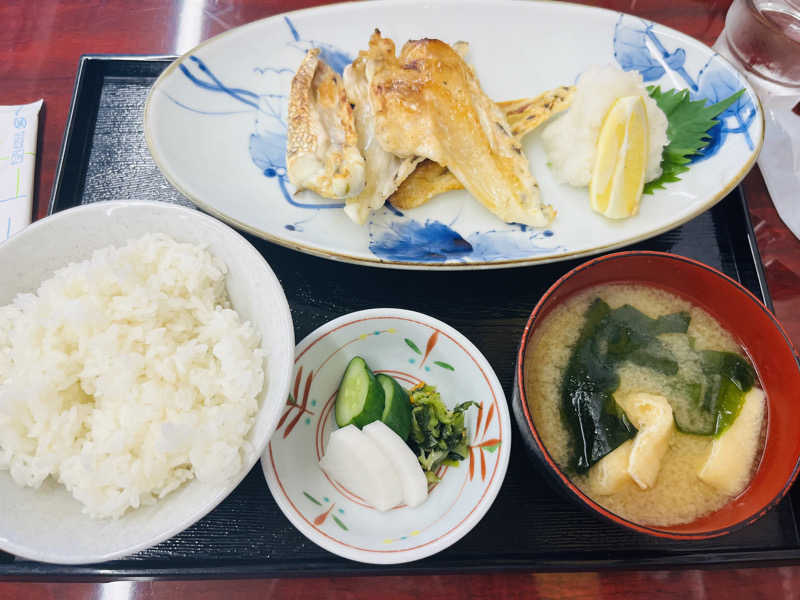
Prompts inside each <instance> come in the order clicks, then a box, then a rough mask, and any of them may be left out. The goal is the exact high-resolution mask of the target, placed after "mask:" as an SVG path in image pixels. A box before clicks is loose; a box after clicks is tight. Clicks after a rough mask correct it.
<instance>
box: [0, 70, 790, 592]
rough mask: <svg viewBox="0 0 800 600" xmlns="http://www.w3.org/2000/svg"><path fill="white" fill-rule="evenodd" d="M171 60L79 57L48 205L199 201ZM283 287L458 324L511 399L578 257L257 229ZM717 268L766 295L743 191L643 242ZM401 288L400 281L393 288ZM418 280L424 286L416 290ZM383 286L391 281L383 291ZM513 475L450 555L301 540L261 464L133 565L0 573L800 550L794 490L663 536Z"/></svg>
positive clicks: (353, 568)
mask: <svg viewBox="0 0 800 600" xmlns="http://www.w3.org/2000/svg"><path fill="white" fill-rule="evenodd" d="M172 60H173V57H140V56H85V57H83V58H82V59H81V62H80V66H79V70H78V76H77V80H76V85H75V93H74V98H73V104H72V107H71V112H70V118H69V122H68V124H67V129H66V133H65V137H64V145H63V148H62V154H61V160H60V162H59V166H58V172H57V175H56V184H55V186H54V189H53V195H52V198H51V201H50V212H51V213H52V212H57V211H60V210H64V209H66V208H69V207H72V206H76V205H79V204H85V203H89V202H97V201H100V200H124V199H151V200H160V201H164V202H175V203H180V204H185V205H190V204H189V203H188V202H187V201H186V200H185V199H184V198H182V197H181V195H180V194H179V193H178V192H177V191H175V190H174V189H173V188H172V187H171V186H170V185H169V183H167V181H166V179H164V177H163V176H162V175H161V173H160V172H159V170H158V168H157V167H156V165H155V164H154V163H153V161H152V159H151V158H150V154H149V152H148V150H147V146H146V144H145V140H144V134H143V131H142V113H143V108H144V102H145V98H146V97H147V92H148V90H149V88H150V86H151V85H152V83H153V81H154V80H155V79H156V77H157V76H158V75H159V73H161V71H162V70H163V69H164V68H165V67H166V66H167V65H168V64H169V63H170V62H171V61H172ZM248 239H249V240H250V241H251V242H252V243H253V245H254V246H255V247H256V248H258V250H259V251H260V252H262V253H263V255H264V256H265V257H266V259H267V261H269V263H270V265H272V268H273V269H274V271H275V273H276V274H277V276H278V277H279V278H280V280H281V283H282V284H283V286H284V289H285V291H286V296H287V298H288V300H289V304H290V306H291V309H292V316H293V318H294V325H295V336H296V339H298V340H300V339H302V338H303V337H304V336H306V335H307V334H308V333H310V332H311V331H312V330H314V329H315V328H317V327H318V326H320V325H322V324H323V323H325V322H326V321H329V320H330V319H333V318H334V317H338V316H340V315H343V314H346V313H349V312H351V311H355V310H360V309H365V308H371V307H378V306H387V305H391V306H396V307H398V308H408V309H411V310H417V311H421V312H424V313H427V314H430V315H432V316H434V317H436V318H438V319H441V320H443V321H445V322H447V323H449V324H450V325H452V326H454V327H456V328H457V329H458V330H459V331H461V332H462V333H464V334H465V335H466V336H467V337H468V338H469V339H470V340H472V341H473V342H474V343H475V345H476V346H477V347H478V348H479V349H480V350H481V351H482V352H483V353H484V355H485V356H486V358H487V359H488V360H489V362H490V363H491V364H492V366H493V367H494V369H495V370H496V372H497V376H498V377H499V379H500V382H501V383H502V384H503V387H504V389H505V391H506V394H507V395H508V397H509V398H511V387H512V382H513V368H514V360H515V355H516V351H517V344H518V340H519V338H520V336H521V334H522V329H523V327H524V324H525V321H526V319H527V317H528V315H529V313H530V311H531V309H532V308H533V306H534V304H535V303H536V301H537V300H538V298H539V297H540V296H541V294H542V293H543V292H544V291H545V290H546V289H547V288H548V287H549V286H550V285H551V284H552V283H553V282H554V281H555V280H556V279H557V278H558V277H559V276H561V275H562V274H563V273H565V272H566V271H567V270H568V269H570V268H572V267H574V266H575V265H576V264H578V263H579V262H580V261H568V262H560V263H555V264H548V265H541V266H533V267H522V268H515V269H506V270H492V271H461V272H458V271H456V272H453V271H436V272H426V271H398V270H389V269H378V268H372V267H364V266H356V265H350V264H344V263H338V262H332V261H328V260H324V259H321V258H316V257H313V256H309V255H305V254H301V253H298V252H295V251H292V250H288V249H286V248H283V247H280V246H276V245H274V244H270V243H268V242H265V241H262V240H260V239H256V238H253V237H248ZM633 247H634V248H638V249H650V250H661V251H669V252H674V253H677V254H682V255H685V256H689V257H692V258H695V259H698V260H700V261H702V262H704V263H707V264H709V265H711V266H713V267H716V268H717V269H720V270H721V271H723V272H725V273H727V274H728V275H730V276H731V277H733V278H734V279H737V280H738V281H740V282H742V284H744V285H745V287H747V288H748V289H750V290H751V291H752V292H753V293H754V294H756V295H757V296H758V297H760V298H764V299H765V301H766V303H767V304H768V305H769V304H770V300H769V297H768V294H767V291H766V286H765V284H764V276H763V271H762V267H761V260H760V258H759V255H758V250H757V247H756V243H755V236H754V234H753V229H752V226H751V224H750V221H749V217H748V211H747V207H746V203H745V199H744V198H743V196H742V192H741V190H740V189H737V190H735V191H734V192H733V193H731V194H730V195H729V196H728V197H727V198H725V199H724V200H723V201H722V202H720V203H719V204H718V205H717V206H715V207H714V208H713V209H711V210H709V211H707V212H705V213H703V214H702V215H700V216H699V217H697V218H696V219H694V220H692V221H690V222H688V223H686V224H685V225H683V226H681V227H678V228H676V229H673V230H672V231H669V232H667V233H665V234H663V235H660V236H658V237H656V238H653V239H651V240H648V241H646V242H643V243H640V244H637V245H635V246H633ZM398 283H399V285H398ZM420 289H423V290H425V291H426V292H425V293H424V294H420V293H418V291H417V290H420ZM384 290H391V292H386V291H384ZM512 429H514V434H515V438H514V439H513V440H512V452H511V461H510V464H509V468H508V474H507V476H506V480H505V483H504V484H503V487H502V489H501V491H500V494H499V495H498V497H497V499H496V501H495V503H494V505H493V506H492V508H491V510H490V511H489V512H488V514H487V515H486V516H485V517H484V519H483V520H482V521H481V522H480V523H479V524H478V525H477V526H476V527H475V528H474V529H473V530H472V531H471V532H470V533H469V534H468V535H467V536H465V537H464V538H463V539H462V540H460V541H459V542H457V543H456V544H455V545H453V546H451V547H450V548H448V549H447V550H445V551H443V552H441V553H440V554H437V555H436V556H433V557H431V558H428V559H425V560H423V561H420V562H417V563H409V564H406V565H399V566H371V565H364V564H359V563H355V562H350V561H347V560H345V559H342V558H339V557H337V556H334V555H332V554H330V553H328V552H327V551H325V550H322V549H321V548H319V547H317V546H316V545H315V544H313V543H312V542H310V541H308V540H306V538H305V537H303V536H302V535H301V534H300V533H299V532H298V531H296V530H295V529H294V527H293V526H292V525H291V524H290V523H289V521H288V520H287V519H286V518H285V517H284V516H283V514H282V513H281V512H280V510H279V509H278V507H277V505H276V504H275V502H274V501H273V499H272V497H271V496H270V493H269V490H268V489H267V485H266V482H265V481H264V476H263V474H262V471H261V467H260V466H256V467H255V468H254V469H253V470H252V472H251V473H250V474H249V475H248V476H247V478H246V479H245V480H244V481H243V482H242V483H241V485H240V486H239V487H238V488H237V489H236V490H235V491H234V492H233V493H232V494H231V495H230V497H228V498H227V499H226V500H225V501H224V502H223V503H222V504H220V505H219V507H217V508H216V509H215V510H214V511H213V512H211V513H210V514H209V515H208V516H207V517H206V518H204V519H203V520H201V521H200V522H198V523H197V524H195V525H194V526H192V527H190V528H189V529H188V530H186V531H184V532H183V533H181V534H180V535H177V536H175V537H174V538H172V539H170V540H168V541H166V542H163V543H161V544H159V545H158V546H155V547H154V548H151V549H150V550H147V551H144V552H140V553H138V554H136V555H133V556H131V557H128V558H126V559H124V560H117V561H114V562H110V563H104V564H101V565H87V566H80V567H76V566H58V565H46V564H40V563H34V562H30V561H26V560H22V559H17V558H15V557H14V556H11V555H8V554H3V553H0V577H4V578H37V577H48V578H60V579H63V578H84V579H85V578H118V577H160V576H163V577H181V578H186V577H214V578H220V577H269V576H281V575H300V576H314V575H331V574H381V573H387V574H388V573H395V574H397V573H444V572H474V571H491V570H508V569H528V570H576V569H591V570H596V569H607V568H625V569H634V568H653V567H677V566H689V565H693V566H709V565H732V564H736V565H742V564H767V563H769V564H776V563H785V562H790V561H796V560H798V559H800V534H798V526H797V525H798V524H797V514H796V503H797V501H798V497H799V496H800V490H798V489H794V490H792V492H791V493H790V495H789V496H788V497H787V498H786V499H785V500H784V501H783V502H782V503H781V504H780V505H779V506H778V507H777V508H776V509H775V510H773V511H771V512H770V513H769V514H767V515H766V516H765V517H764V518H762V519H761V520H759V521H757V522H756V523H755V524H753V525H751V526H749V527H747V528H746V529H743V530H741V531H738V532H736V533H734V534H731V535H729V536H726V537H722V538H717V539H714V540H709V541H702V542H686V541H681V542H679V541H669V540H661V539H655V538H651V537H646V536H643V535H640V534H637V533H634V532H630V531H627V530H623V529H621V528H617V527H616V526H613V525H610V524H607V523H605V522H602V521H600V520H598V519H597V518H595V517H593V516H591V515H590V514H588V513H585V512H583V511H581V510H580V509H578V508H576V507H575V506H573V505H572V504H569V503H566V502H565V501H563V500H562V499H561V498H560V497H559V496H558V495H557V494H556V493H555V492H554V491H553V490H552V489H551V488H550V487H549V486H548V484H547V483H546V482H545V480H544V477H543V476H542V475H541V474H540V473H539V472H538V471H537V470H536V468H535V467H534V465H533V464H532V463H531V462H530V461H529V460H528V458H527V455H526V454H525V452H524V450H523V446H522V443H521V441H520V439H519V437H518V436H517V435H516V429H515V428H513V427H512Z"/></svg>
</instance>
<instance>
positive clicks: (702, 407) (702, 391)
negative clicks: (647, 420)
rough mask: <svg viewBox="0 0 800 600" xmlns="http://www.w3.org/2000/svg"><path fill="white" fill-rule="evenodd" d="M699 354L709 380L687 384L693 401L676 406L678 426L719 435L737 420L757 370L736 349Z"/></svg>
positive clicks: (698, 432)
mask: <svg viewBox="0 0 800 600" xmlns="http://www.w3.org/2000/svg"><path fill="white" fill-rule="evenodd" d="M697 354H698V360H699V361H700V365H701V368H702V371H703V377H704V378H705V380H704V381H699V382H694V381H693V382H688V383H685V384H684V386H683V392H684V394H685V395H686V396H687V397H688V398H689V404H688V406H685V407H682V406H679V405H674V406H673V410H674V416H675V425H676V426H677V427H678V429H679V430H680V431H683V432H684V433H694V434H698V435H714V436H716V435H719V434H721V433H722V432H723V431H725V430H726V429H727V428H728V427H730V425H731V423H733V422H734V421H735V420H736V417H737V416H738V415H739V411H740V410H741V408H742V404H743V403H744V396H745V394H746V393H747V392H749V391H750V388H752V387H753V384H754V383H755V382H756V373H755V371H754V370H753V367H752V366H751V365H750V363H748V362H747V360H745V359H744V358H743V357H741V356H739V355H738V354H735V353H734V352H718V351H716V350H702V351H700V352H698V353H697Z"/></svg>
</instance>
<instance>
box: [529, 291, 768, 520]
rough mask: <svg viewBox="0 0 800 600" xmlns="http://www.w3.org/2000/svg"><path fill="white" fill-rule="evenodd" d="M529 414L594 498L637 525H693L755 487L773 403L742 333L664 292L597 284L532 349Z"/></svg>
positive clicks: (549, 324) (545, 324)
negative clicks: (740, 340)
mask: <svg viewBox="0 0 800 600" xmlns="http://www.w3.org/2000/svg"><path fill="white" fill-rule="evenodd" d="M525 374H526V375H525V377H526V378H525V390H526V395H527V399H528V405H529V408H530V411H531V417H532V419H533V422H534V424H535V426H536V429H537V431H538V432H539V435H540V437H541V439H542V441H543V443H544V445H545V447H546V448H547V450H548V452H549V453H550V455H551V456H552V458H553V459H554V460H555V461H556V463H557V464H558V465H559V466H560V467H561V468H562V470H563V471H564V472H565V473H566V474H567V475H568V476H569V477H570V479H571V480H572V481H573V482H574V483H575V484H576V485H577V486H578V487H579V488H580V489H581V490H582V491H583V492H584V493H586V494H587V495H588V496H589V497H591V498H592V499H593V500H594V501H595V502H597V503H598V504H601V505H602V506H604V507H605V508H607V509H608V510H610V511H612V512H614V513H616V514H617V515H619V516H621V517H623V518H626V519H628V520H630V521H633V522H636V523H640V524H644V525H655V526H670V525H677V524H681V523H688V522H691V521H694V520H695V519H697V518H699V517H702V516H704V515H706V514H709V513H711V512H713V511H716V510H718V509H719V508H721V507H722V506H723V505H725V504H726V503H727V502H729V501H730V500H731V499H732V498H734V497H735V496H736V495H738V494H740V493H741V492H742V491H743V490H744V489H746V487H747V484H748V482H749V480H750V479H751V478H752V475H753V473H754V471H755V468H756V467H757V465H758V460H759V458H760V456H761V453H762V449H763V441H764V440H763V436H764V422H765V418H764V416H765V411H766V401H765V398H764V396H763V392H761V390H760V384H759V382H758V380H757V378H756V375H755V371H754V370H753V369H752V366H751V365H750V364H749V363H748V362H747V359H746V357H745V354H744V352H743V351H742V349H741V348H740V347H739V345H738V344H737V343H736V340H734V338H733V337H732V336H731V335H730V333H728V332H727V331H726V330H725V329H724V328H723V327H722V326H721V325H720V324H719V323H718V322H717V321H716V320H715V319H714V318H713V317H712V316H711V315H709V314H708V313H707V312H705V311H704V310H702V309H701V308H699V307H697V306H694V305H692V304H690V303H689V302H686V301H685V300H683V299H681V298H679V297H677V296H675V295H673V294H670V293H668V292H666V291H664V290H660V289H657V288H652V287H647V286H640V285H621V284H612V285H605V286H597V287H593V288H590V289H588V290H586V291H584V292H582V293H580V294H578V295H576V296H574V297H572V298H570V299H568V300H567V301H566V302H564V303H563V304H562V305H561V306H559V307H557V308H555V309H554V310H553V311H552V312H551V313H550V314H549V315H548V316H547V317H546V318H545V319H544V321H542V322H541V323H539V324H538V325H537V327H536V330H535V332H534V334H533V337H532V338H531V340H530V342H529V346H528V350H527V352H526V356H525Z"/></svg>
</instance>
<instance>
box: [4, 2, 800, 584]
mask: <svg viewBox="0 0 800 600" xmlns="http://www.w3.org/2000/svg"><path fill="white" fill-rule="evenodd" d="M325 3H326V2H324V1H320V0H285V1H280V0H172V1H168V0H139V1H135V0H128V1H127V2H123V1H121V0H116V1H111V2H109V1H107V0H2V1H0V105H7V104H22V103H27V102H31V101H33V100H36V99H38V98H44V100H45V104H44V109H43V111H42V114H41V116H40V126H39V127H40V138H39V157H38V165H37V178H36V186H37V187H36V208H35V214H36V217H37V218H41V217H43V216H44V215H45V213H46V210H47V203H48V199H49V197H50V191H51V188H52V185H53V177H54V174H55V168H56V162H57V160H58V153H59V149H60V145H61V141H62V138H63V134H64V126H65V123H66V119H67V113H68V109H69V102H70V98H71V95H72V87H73V83H74V78H75V71H76V67H77V64H78V58H79V57H80V55H81V54H97V53H121V54H170V53H175V54H181V53H183V52H185V51H187V50H189V49H190V48H192V47H193V46H195V45H196V44H197V43H198V42H200V41H202V40H204V39H207V38H209V37H211V36H213V35H216V34H217V33H220V32H222V31H224V30H227V29H230V28H232V27H235V26H237V25H240V24H243V23H247V22H249V21H253V20H255V19H260V18H263V17H267V16H270V15H273V14H276V13H279V12H284V11H287V10H293V9H297V8H304V7H307V6H314V5H318V4H325ZM583 3H584V4H595V5H601V6H604V7H606V8H610V9H613V10H618V11H624V12H628V13H632V14H635V15H639V16H642V17H644V18H647V19H650V20H653V21H656V22H659V23H662V24H664V25H668V26H670V27H674V28H675V29H678V30H680V31H682V32H684V33H687V34H689V35H691V36H693V37H695V38H697V39H699V40H701V41H703V42H705V43H706V44H709V45H711V44H713V42H714V40H716V38H717V36H718V35H719V34H720V32H721V31H722V27H723V23H724V19H725V14H726V12H727V9H728V6H729V5H730V0H605V1H602V2H583ZM432 33H435V32H432ZM743 187H744V190H745V193H746V196H747V199H748V201H749V205H750V213H751V217H752V220H753V225H754V227H755V231H756V233H757V238H758V247H759V250H760V252H761V257H762V260H763V262H764V265H765V267H766V274H767V283H768V285H769V291H770V293H771V295H772V298H773V301H774V303H775V312H776V313H777V316H778V318H779V319H780V320H781V321H782V322H783V324H784V326H785V327H786V329H787V331H788V332H789V335H790V336H791V338H792V339H793V341H794V343H795V345H796V346H797V345H800V241H798V240H797V239H796V238H795V237H794V236H793V235H792V234H791V232H790V231H789V230H788V228H787V227H786V226H785V225H784V224H783V223H782V222H781V220H780V218H779V217H778V215H777V213H776V211H775V208H774V207H773V205H772V202H771V200H770V198H769V195H768V193H767V190H766V187H765V185H764V181H763V178H762V177H761V174H760V172H759V171H758V168H757V167H756V168H754V169H753V171H752V172H751V173H750V174H749V175H748V176H747V177H746V178H745V180H744V182H743ZM731 593H734V594H738V595H740V596H741V597H746V598H770V599H772V598H795V597H797V598H800V565H798V566H791V565H790V566H781V567H777V566H776V567H771V568H757V569H739V570H722V569H719V570H708V571H697V570H684V571H643V572H621V571H614V572H606V573H510V574H491V575H481V574H476V575H443V576H425V577H360V578H309V579H268V580H245V581H205V582H180V581H157V582H151V581H147V582H110V583H57V582H47V583H44V582H36V583H31V582H9V581H6V582H2V583H0V600H3V599H5V598H17V597H18V598H59V599H64V600H68V599H72V598H104V599H108V598H113V599H117V598H155V597H170V598H173V597H174V598H180V597H192V598H195V597H199V598H204V599H206V598H208V599H210V598H222V597H226V598H249V597H254V598H255V597H259V598H262V597H291V598H298V599H301V598H320V597H326V596H336V597H347V598H359V597H364V598H373V597H392V598H412V597H417V596H423V595H424V596H427V597H443V598H464V597H474V598H506V599H513V598H522V597H526V598H561V597H571V598H612V597H634V596H641V597H647V598H673V597H679V596H690V597H703V598H706V597H708V598H715V597H723V596H728V595H730V594H731Z"/></svg>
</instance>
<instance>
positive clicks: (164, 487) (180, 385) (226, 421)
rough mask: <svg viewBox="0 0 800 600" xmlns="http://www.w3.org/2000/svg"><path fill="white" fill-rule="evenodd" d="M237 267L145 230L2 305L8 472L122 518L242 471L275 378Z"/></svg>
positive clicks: (0, 448)
mask: <svg viewBox="0 0 800 600" xmlns="http://www.w3.org/2000/svg"><path fill="white" fill-rule="evenodd" d="M226 272H227V267H226V266H225V265H224V264H223V263H222V262H221V261H220V260H218V259H216V258H215V257H214V256H212V255H211V254H210V253H209V252H208V251H206V250H205V249H203V248H202V247H200V246H197V245H193V244H187V243H178V242H176V241H175V240H173V239H172V238H170V237H169V236H165V235H163V234H146V235H145V236H143V237H141V238H137V239H135V240H132V241H129V242H128V243H127V244H126V245H125V246H123V247H121V248H115V247H113V246H109V247H106V248H102V249H99V250H95V252H94V253H93V254H92V257H91V258H90V259H88V260H85V261H82V262H80V263H71V264H69V265H67V266H66V267H64V268H62V269H60V270H58V271H57V272H56V273H55V274H54V275H53V276H52V277H50V278H48V279H47V280H45V281H44V282H43V283H42V285H41V286H40V287H39V289H38V290H37V292H36V293H35V294H20V295H19V296H17V297H16V298H15V300H14V302H13V303H11V304H8V305H6V306H0V469H8V471H9V473H10V474H11V477H12V478H13V479H14V481H15V482H16V483H18V484H19V485H27V486H31V487H34V488H38V487H40V486H41V484H42V482H43V481H44V480H45V479H46V478H47V477H53V478H54V479H55V480H57V481H59V482H60V483H62V484H64V486H65V487H66V488H67V489H68V490H69V491H70V492H71V493H72V495H73V496H74V497H75V498H76V499H77V500H78V501H80V502H81V503H83V505H84V511H85V512H86V513H87V514H89V515H90V516H92V517H114V518H116V517H120V516H121V515H122V514H124V513H125V511H127V510H128V509H131V508H134V509H135V508H138V507H139V506H140V505H142V504H152V503H154V502H156V501H157V500H158V499H159V498H163V497H164V496H165V495H167V494H168V493H170V492H172V491H173V490H175V489H177V488H178V487H179V486H180V485H181V484H182V483H183V482H184V481H187V480H189V479H191V478H193V477H197V478H199V479H201V480H204V481H210V482H213V481H224V480H225V479H227V478H228V477H231V476H232V475H234V474H236V472H237V471H238V470H239V469H240V467H241V465H242V458H243V455H244V453H245V444H246V443H247V442H246V440H245V436H246V435H247V432H248V431H249V430H250V427H251V426H252V424H253V417H254V415H255V413H256V410H257V409H258V402H257V400H256V398H257V396H258V394H259V393H260V392H261V389H262V387H263V386H264V369H263V362H264V353H263V351H262V350H261V349H260V347H259V342H260V339H259V335H258V334H257V332H256V331H255V330H254V329H253V326H252V325H251V324H250V323H248V322H242V321H241V319H240V318H239V315H238V313H236V311H235V310H233V309H231V308H230V302H229V300H228V293H227V291H226V289H225V274H226Z"/></svg>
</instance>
